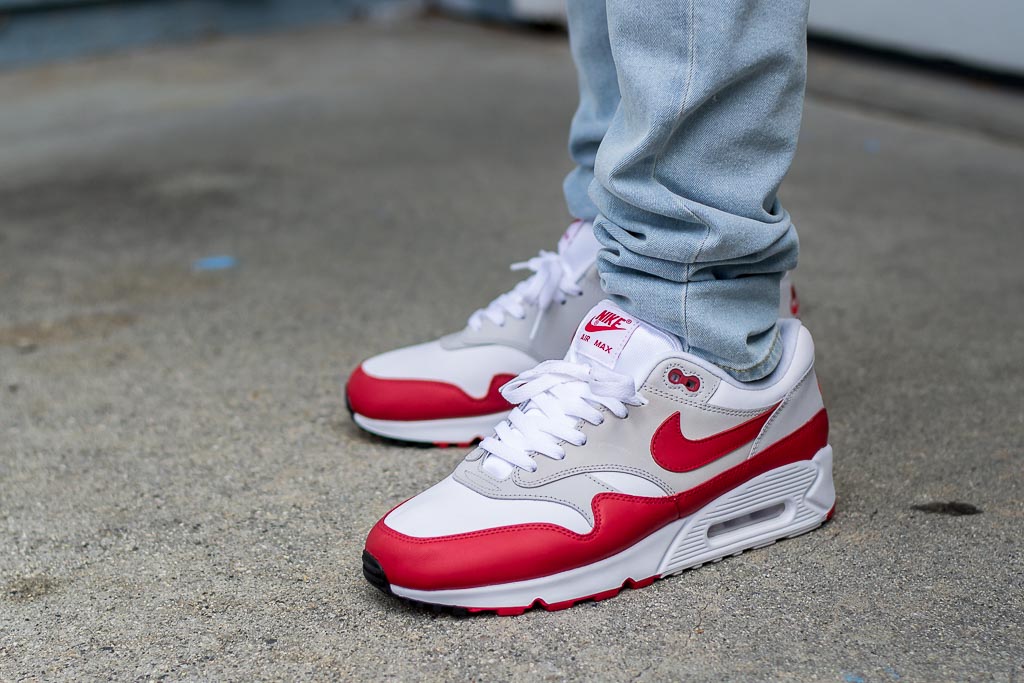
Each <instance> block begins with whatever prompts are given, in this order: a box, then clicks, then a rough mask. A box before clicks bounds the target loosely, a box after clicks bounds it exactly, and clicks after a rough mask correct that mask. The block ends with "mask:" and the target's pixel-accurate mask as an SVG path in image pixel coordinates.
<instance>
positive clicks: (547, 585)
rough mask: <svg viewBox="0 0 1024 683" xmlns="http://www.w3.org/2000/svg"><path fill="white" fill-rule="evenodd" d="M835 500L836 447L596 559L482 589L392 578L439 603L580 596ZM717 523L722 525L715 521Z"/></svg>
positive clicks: (765, 530)
mask: <svg viewBox="0 0 1024 683" xmlns="http://www.w3.org/2000/svg"><path fill="white" fill-rule="evenodd" d="M834 503H835V489H834V487H833V485H832V447H831V446H825V447H824V448H822V449H821V450H820V451H818V453H817V454H816V455H815V456H814V458H813V459H812V460H803V461H800V462H795V463H792V464H789V465H785V466H783V467H779V468H777V469H774V470H771V471H769V472H765V473H764V474H762V475H760V476H757V477H755V478H753V479H751V480H750V481H748V482H746V483H744V484H741V485H740V486H737V487H736V488H734V489H732V490H731V491H729V492H727V493H725V494H723V495H721V496H720V497H718V498H716V499H715V500H713V501H712V502H710V503H708V504H707V505H705V506H704V507H703V508H701V509H700V510H698V511H697V512H695V513H693V514H692V515H690V516H689V517H684V518H683V519H680V520H677V521H675V522H673V523H672V524H669V525H668V526H666V527H664V528H662V529H659V530H658V531H656V532H654V533H653V534H651V535H650V536H647V537H646V538H644V539H643V540H641V541H640V542H638V543H636V544H635V545H633V546H631V547H629V548H627V549H626V550H623V551H622V552H620V553H618V554H616V555H613V556H612V557H609V558H606V559H604V560H601V561H600V562H594V563H593V564H589V565H586V566H584V567H578V568H576V569H570V570H568V571H564V572H560V573H558V574H552V575H550V576H544V577H541V578H538V579H530V580H528V581H516V582H514V583H504V584H498V585H494V586H481V587H479V588H463V589H456V590H441V591H424V590H414V589H412V588H405V587H403V586H397V585H394V584H392V585H391V590H392V592H393V593H394V594H395V595H399V596H402V597H404V598H409V599H410V600H416V601H419V602H426V603H432V604H438V605H453V606H458V607H478V608H498V607H525V606H529V605H531V604H533V603H534V602H535V601H537V600H543V601H544V602H545V603H547V604H549V605H550V604H554V603H558V602H566V601H569V600H577V599H580V598H584V597H587V596H591V595H595V594H597V593H603V592H606V591H610V590H614V589H617V588H619V587H620V586H622V584H623V583H625V582H626V581H627V580H628V579H633V580H634V581H640V580H643V579H646V578H650V577H653V576H662V577H663V576H668V575H671V574H677V573H679V572H681V571H683V570H684V569H689V568H692V567H697V566H699V565H702V564H704V563H706V562H712V561H714V560H718V559H721V558H723V557H726V556H728V555H735V554H739V553H741V552H743V551H744V550H748V549H751V548H759V547H761V546H764V545H768V544H770V543H774V542H775V541H777V540H779V539H782V538H788V537H791V536H797V535H799V534H802V533H805V532H807V531H810V530H812V529H814V528H816V527H818V526H820V525H821V524H822V522H824V521H825V520H826V519H827V517H828V513H829V511H830V510H831V509H832V505H833V504H834ZM780 506H781V511H780V512H778V513H777V514H775V515H774V516H772V517H770V518H768V519H762V520H759V521H754V522H752V523H750V524H747V525H744V526H741V527H739V528H735V529H731V530H726V531H722V532H720V533H715V534H713V535H711V536H709V535H708V528H709V527H715V528H716V529H725V528H728V527H727V525H725V524H724V523H725V522H727V521H729V520H737V519H739V518H744V517H745V516H747V515H750V514H751V513H756V512H761V511H765V510H779V509H780ZM716 525H718V526H716Z"/></svg>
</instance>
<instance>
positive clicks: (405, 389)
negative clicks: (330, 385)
mask: <svg viewBox="0 0 1024 683" xmlns="http://www.w3.org/2000/svg"><path fill="white" fill-rule="evenodd" d="M600 248H601V245H600V244H599V243H598V241H597V239H596V238H595V237H594V231H593V226H592V225H591V224H590V223H586V222H583V221H576V222H575V223H573V224H572V225H570V226H569V229H568V230H567V231H566V232H565V234H564V235H563V236H562V238H561V239H560V240H559V241H558V251H557V252H556V253H552V252H548V251H542V252H540V254H539V255H538V256H536V257H534V258H532V259H530V260H529V261H526V262H524V263H516V264H513V265H512V269H513V270H530V271H533V275H531V276H530V277H529V278H527V279H526V280H524V281H523V282H520V283H519V284H518V285H516V286H515V288H514V289H513V290H512V291H510V292H507V293H505V294H502V295H501V296H499V297H498V298H497V299H495V300H494V301H492V302H491V303H490V305H488V306H487V307H486V308H483V309H480V310H478V311H476V312H475V313H473V315H471V316H470V318H469V321H468V323H467V325H466V327H465V329H463V330H462V331H461V332H456V333H454V334H450V335H447V336H445V337H441V338H440V339H437V340H435V341H432V342H427V343H425V344H417V345H415V346H408V347H405V348H401V349H397V350H395V351H389V352H388V353H384V354H381V355H379V356H374V357H373V358H370V359H369V360H366V361H364V362H363V363H362V364H361V365H360V366H359V367H358V368H356V369H355V371H354V372H353V373H352V375H351V376H350V377H349V379H348V383H347V385H346V387H345V393H346V398H347V400H348V407H349V411H350V412H351V413H352V419H353V420H354V421H355V423H356V424H357V425H359V426H360V427H362V428H363V429H365V430H366V431H368V432H371V433H373V434H377V435H378V436H384V437H387V438H391V439H397V440H400V441H410V442H417V443H427V444H434V445H437V446H448V445H462V446H468V445H469V444H471V443H472V442H474V441H475V440H477V439H481V438H483V437H484V436H486V435H488V434H490V433H491V430H492V429H493V428H494V425H495V424H496V423H497V422H498V421H500V420H501V419H503V418H504V417H505V416H506V415H507V414H508V412H509V410H511V408H512V406H511V405H509V403H508V401H506V400H505V399H504V398H503V397H502V395H501V392H500V391H499V389H500V388H501V386H502V385H504V384H505V383H506V382H508V381H509V380H511V379H513V378H514V377H515V376H516V375H518V374H519V373H521V372H523V371H525V370H528V369H530V368H532V367H534V366H535V365H537V364H538V363H540V362H541V361H544V360H549V359H552V358H562V357H563V356H564V355H565V352H566V349H567V348H568V346H569V342H570V341H571V340H572V333H573V330H575V329H576V324H577V323H578V322H579V320H580V318H581V317H582V316H583V315H584V314H585V313H586V312H587V311H588V310H590V308H591V307H592V306H594V304H596V303H597V302H598V301H600V300H601V299H602V298H603V297H604V294H603V293H602V292H601V283H600V281H599V279H598V275H597V265H596V261H597V252H598V250H599V249H600Z"/></svg>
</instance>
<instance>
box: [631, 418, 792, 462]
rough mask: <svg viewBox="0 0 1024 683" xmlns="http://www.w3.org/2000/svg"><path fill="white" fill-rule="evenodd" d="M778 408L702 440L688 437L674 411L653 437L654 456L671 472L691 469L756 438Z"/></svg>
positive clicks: (652, 452)
mask: <svg viewBox="0 0 1024 683" xmlns="http://www.w3.org/2000/svg"><path fill="white" fill-rule="evenodd" d="M778 407H779V404H778V403H776V404H775V405H774V406H772V407H771V408H769V409H768V410H766V411H765V412H763V413H761V414H760V415H757V416H755V417H753V418H751V419H749V420H747V421H746V422H743V423H741V424H738V425H736V426H735V427H732V428H730V429H726V430H725V431H722V432H718V433H717V434H712V435H711V436H708V437H705V438H703V439H687V438H686V435H684V434H683V430H682V426H681V425H680V423H679V413H678V412H675V413H672V415H670V416H669V418H668V419H667V420H665V421H664V422H662V423H661V426H660V427H658V429H657V431H655V432H654V436H653V437H651V455H652V456H653V457H654V461H655V462H656V463H658V464H659V465H661V466H662V467H664V468H665V469H666V470H668V471H669V472H692V471H693V470H695V469H699V468H701V467H703V466H704V465H707V464H708V463H712V462H714V461H715V460H718V459H719V458H721V457H722V456H723V455H728V454H729V453H732V452H733V451H735V450H736V449H738V448H740V447H741V446H743V445H745V444H748V443H750V442H751V441H753V440H754V439H756V438H757V435H758V434H760V433H761V429H762V428H764V425H765V423H766V422H768V418H770V417H771V415H772V413H774V412H775V409H776V408H778Z"/></svg>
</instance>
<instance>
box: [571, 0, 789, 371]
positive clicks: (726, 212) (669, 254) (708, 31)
mask: <svg viewBox="0 0 1024 683" xmlns="http://www.w3.org/2000/svg"><path fill="white" fill-rule="evenodd" d="M594 4H602V3H600V2H597V1H596V0H595V1H594ZM807 10H808V2H807V0H780V1H779V2H771V3H766V2H758V1H757V0H717V1H716V2H709V1H707V0H684V1H682V2H681V1H680V0H646V1H645V2H636V1H635V0H607V12H608V14H607V19H608V24H609V34H610V45H611V50H612V54H613V57H614V61H615V67H616V70H617V73H618V82H619V88H620V91H621V103H620V105H619V108H618V110H617V111H616V113H615V116H614V118H613V120H612V122H611V125H610V127H609V130H608V133H607V135H606V136H605V138H604V141H603V142H602V144H601V147H600V150H599V152H598V155H597V160H596V181H595V182H594V183H593V184H592V186H591V197H592V199H593V201H594V203H595V205H596V206H597V207H598V209H599V211H600V214H601V215H600V217H599V218H598V220H597V223H596V228H595V232H596V234H597V237H598V239H599V240H600V241H601V242H602V244H603V245H604V246H605V249H604V250H603V251H602V252H601V253H600V256H599V267H600V269H601V275H602V286H603V287H604V289H605V292H606V293H607V294H608V295H609V296H610V298H612V299H613V300H614V301H615V302H616V303H618V304H619V305H621V306H622V307H623V308H624V309H625V310H627V311H628V312H629V313H631V314H634V315H636V316H638V317H639V318H641V319H642V320H645V321H648V322H651V323H653V324H655V325H658V326H659V327H662V328H664V329H666V330H669V331H671V332H674V333H676V334H678V335H679V336H680V337H681V338H682V340H683V343H684V344H685V346H686V348H687V350H689V351H691V352H693V353H696V354H697V355H700V356H703V357H705V358H707V359H708V360H710V361H712V362H714V363H716V364H717V365H719V366H721V367H722V368H723V369H725V370H726V371H727V372H728V373H729V374H731V375H732V376H734V377H736V378H737V379H741V380H745V381H746V380H756V379H759V378H761V377H764V376H765V375H767V374H768V373H770V372H771V371H772V369H773V368H774V367H775V366H776V364H777V362H778V360H779V358H780V356H781V352H782V350H781V348H780V343H779V335H778V327H777V315H778V305H779V280H780V278H781V277H782V274H783V272H784V271H786V270H788V269H791V268H793V267H795V266H796V260H797V237H796V231H795V230H794V228H793V225H792V223H791V221H790V218H789V215H788V214H787V213H786V212H785V210H783V209H782V207H781V206H780V204H779V202H778V199H777V198H776V191H777V190H778V187H779V183H780V182H781V181H782V178H783V176H784V175H785V174H786V171H787V170H788V168H789V166H790V163H791V161H792V159H793V154H794V152H795V150H796V142H797V135H798V133H799V128H800V117H801V111H802V107H803V92H804V82H805V78H806V23H807Z"/></svg>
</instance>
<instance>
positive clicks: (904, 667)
mask: <svg viewBox="0 0 1024 683" xmlns="http://www.w3.org/2000/svg"><path fill="white" fill-rule="evenodd" d="M813 59H814V58H813V57H812V74H814V73H819V71H817V69H818V66H819V64H818V63H817V62H815V61H813ZM829 59H832V60H833V62H832V63H831V65H829V64H824V63H823V64H824V66H827V67H828V68H824V71H822V72H820V73H823V74H825V76H826V77H827V79H826V81H825V82H821V81H815V78H817V77H812V84H811V97H810V98H809V101H808V105H807V114H806V120H805V127H804V133H803V139H802V142H801V148H800V153H799V157H798V159H797V162H796V165H795V167H794V168H793V171H792V174H791V176H790V178H789V180H788V182H787V184H786V185H785V187H784V188H783V199H784V201H785V202H786V203H787V206H788V208H789V209H790V211H791V212H792V213H793V214H794V216H795V217H796V219H797V221H798V224H799V225H800V226H801V238H802V247H803V252H802V259H801V264H802V265H801V268H800V270H799V272H798V273H797V276H796V278H797V283H798V286H799V289H800V294H801V297H802V300H803V304H804V309H803V310H804V318H805V321H806V323H807V325H808V326H809V327H810V328H811V330H812V331H813V332H814V334H815V338H816V341H817V345H818V353H819V356H818V364H819V376H820V377H821V381H822V384H823V388H824V392H825V395H826V400H827V402H828V404H829V407H830V412H831V415H832V420H833V422H832V425H833V430H832V439H831V440H832V444H833V446H834V448H835V452H836V454H837V458H838V459H837V463H836V473H835V476H836V486H837V488H838V491H839V503H838V512H837V514H836V517H835V519H834V520H833V522H832V523H830V524H828V525H827V526H825V527H823V528H822V529H820V530H818V531H816V532H814V533H813V534H810V535H807V536H804V537H801V538H799V539H794V540H791V541H786V542H785V543H781V544H778V545H775V546H772V547H769V548H766V549H763V550H757V551H753V552H749V553H747V554H744V555H743V556H740V557H736V558H731V559H729V560H727V561H725V562H722V563H721V564H717V565H714V566H710V567H706V568H702V569H699V570H697V571H692V572H688V573H685V574H683V575H682V576H679V577H675V578H672V579H670V580H666V581H662V582H659V583H657V584H655V585H654V586H653V587H651V588H647V589H644V590H641V591H628V592H626V593H624V594H623V595H620V596H619V597H617V598H615V599H613V600H609V601H606V602H601V603H596V604H585V605H582V606H579V607H576V608H574V609H571V610H568V611H564V612H558V613H546V612H543V611H541V612H536V611H535V612H531V613H528V614H526V615H525V616H522V617H517V618H496V617H482V618H470V619H457V618H452V617H446V616H435V615H433V614H432V613H429V612H424V611H421V610H418V609H413V608H409V607H406V606H403V605H401V604H397V603H396V602H393V601H391V600H389V599H387V598H386V597H385V596H383V595H382V594H380V593H378V592H377V591H376V590H374V589H373V588H371V587H370V586H369V585H368V584H367V583H366V582H365V581H364V580H363V578H362V576H361V575H360V559H359V553H360V550H361V547H362V542H363V539H364V537H365V533H366V531H367V530H368V529H369V528H370V526H371V525H372V524H373V522H374V521H375V520H376V519H377V518H378V516H379V515H381V514H382V513H383V512H385V511H386V510H387V509H388V508H389V507H390V506H392V505H394V504H395V503H396V502H398V501H400V500H402V499H403V498H405V497H407V496H409V495H412V494H414V493H416V492H418V491H419V490H421V489H422V488H424V487H426V486H427V485H429V484H432V483H433V482H434V481H436V480H437V479H439V478H440V477H442V476H444V475H445V474H446V473H447V472H448V471H449V470H450V469H451V468H452V467H453V465H454V464H455V462H456V461H457V460H458V459H459V458H460V457H461V455H462V453H461V452H460V451H458V450H420V449H414V448H401V447H397V446H395V445H392V444H390V443H384V442H381V441H378V440H375V439H373V438H369V437H367V436H365V435H363V434H361V433H360V432H359V431H357V430H356V429H355V428H354V427H353V424H352V422H351V421H350V420H349V418H348V415H347V414H346V412H345V409H344V404H343V400H342V396H341V393H340V385H341V378H342V376H343V375H344V373H345V372H346V371H347V370H349V369H350V368H352V367H353V366H354V365H355V364H356V363H357V362H358V361H359V360H360V359H361V358H363V357H364V356H366V355H367V354H371V353H374V352H377V351H382V350H385V349H389V348H392V347H395V346H398V345H403V344H408V343H411V342H415V341H418V340H424V339H428V338H431V337H434V336H436V335H439V334H441V333H443V332H446V331H449V330H453V329H456V328H458V327H459V326H460V325H461V324H462V323H463V322H464V320H465V318H466V316H467V315H468V314H469V313H470V312H471V311H472V310H473V309H474V308H476V307H477V306H480V305H483V304H485V303H487V301H489V300H490V298H491V297H493V296H494V295H496V294H498V293H499V292H501V291H502V290H503V289H505V288H507V287H509V286H510V285H511V284H513V283H514V282H515V281H516V276H515V275H514V274H512V273H509V272H508V271H507V270H506V266H507V264H508V263H509V262H511V261H514V260H519V259H521V258H524V257H528V256H530V255H532V254H533V253H535V252H536V250H537V249H539V248H542V247H550V246H551V245H553V243H554V241H555V238H556V236H557V235H558V233H559V232H560V230H561V229H562V228H563V227H564V225H565V223H566V222H567V216H566V215H565V213H564V208H563V206H562V204H561V199H560V180H561V177H562V175H563V173H564V172H565V171H566V170H567V169H568V162H567V159H566V154H565V152H564V147H565V144H564V137H565V128H566V123H567V121H568V119H569V117H570V115H571V113H572V109H573V106H574V81H573V78H574V76H573V69H572V65H571V63H570V61H569V58H568V53H567V50H566V46H565V44H564V39H563V37H561V36H558V35H536V34H520V33H516V32H512V31H504V30H494V29H486V28H480V27H475V26H471V25H466V24H454V23H447V22H443V21H438V20H432V21H427V22H419V21H402V22H399V23H397V24H394V25H387V26H365V25H350V26H346V27H334V28H322V29H316V30H311V31H304V32H298V33H289V34H281V35H275V36H272V37H264V38H247V39H229V40H222V41H213V42H208V43H205V44H202V45H197V46H192V47H175V48H166V49H156V50H151V51H147V52H143V53H139V54H134V55H125V56H118V57H111V58H105V59H99V60H93V61H89V62H83V63H77V64H68V65H60V66H51V67H36V68H32V69H29V70H25V71H18V72H10V73H6V74H3V75H0V101H2V102H3V108H2V109H0V292H2V297H0V679H4V680H33V679H38V680H51V679H76V680H81V679H92V678H110V679H114V680H126V679H156V678H168V679H209V680H216V679H253V678H260V679H271V678H275V679H294V678H312V677H317V678H339V679H342V678H345V679H347V678H352V679H357V678H361V679H401V680H413V679H449V680H467V679H499V680H501V679H512V678H521V679H527V680H532V679H546V680H547V679H551V680H557V679H575V680H626V679H639V680H650V681H654V680H721V679H728V680H743V681H747V680H766V679H772V680H799V681H813V680H822V681H842V682H848V683H853V682H858V681H945V680H950V681H952V680H957V681H959V680H970V681H1022V680H1024V554H1022V552H1024V551H1022V535H1024V533H1022V529H1024V485H1022V484H1024V482H1022V471H1024V464H1022V462H1024V460H1022V452H1021V451H1022V436H1024V427H1022V405H1024V401H1022V398H1021V397H1022V390H1024V357H1022V355H1024V354H1022V349H1024V320H1022V317H1024V268H1022V266H1021V263H1020V259H1021V253H1022V252H1024V230H1022V227H1024V226H1022V222H1021V218H1020V210H1019V208H1018V204H1019V200H1020V197H1021V193H1022V191H1024V141H1022V139H1021V138H1018V137H1015V135H1014V130H1015V128H1014V121H1015V120H1016V121H1017V122H1019V121H1021V120H1024V118H1015V117H1014V116H1012V115H1004V116H998V115H993V116H985V117H982V118H984V119H985V122H986V123H985V125H982V126H980V127H979V126H975V125H973V121H972V120H971V116H970V112H969V111H968V112H967V113H965V114H964V116H963V117H962V118H958V117H957V116H952V117H946V118H943V117H941V116H940V117H938V118H936V117H933V116H926V117H918V116H916V115H915V113H914V111H913V108H912V107H911V109H910V110H909V111H908V110H906V108H902V109H901V108H900V107H895V108H892V109H887V108H886V101H887V100H886V97H888V96H892V97H894V98H895V99H897V100H898V99H899V98H900V97H901V93H903V98H904V100H906V92H907V91H906V89H905V88H904V87H903V86H904V84H905V83H906V81H901V76H900V75H899V73H898V71H894V70H891V69H880V68H874V67H872V68H871V69H869V70H868V71H867V72H866V71H865V70H864V69H860V70H857V69H855V71H856V74H855V80H856V83H855V84H854V86H855V87H852V86H851V89H850V90H845V89H844V88H843V87H842V80H841V79H842V78H844V77H848V76H849V74H850V72H849V71H847V70H845V69H844V67H843V64H842V63H841V62H842V60H841V59H840V60H839V62H840V63H838V64H837V63H836V61H835V59H836V58H835V57H834V56H832V57H829ZM844 74H845V76H844ZM837 79H839V80H837ZM886 84H888V85H886ZM908 87H909V86H908ZM973 87H976V86H974V85H965V84H959V83H956V82H952V81H949V82H946V81H945V80H943V79H941V78H938V79H925V82H924V84H923V85H922V82H921V81H920V80H918V81H914V83H913V88H916V89H917V90H916V91H917V92H923V93H925V95H927V97H924V96H922V97H923V98H924V99H923V101H926V102H932V103H939V104H941V103H942V102H945V101H954V100H955V101H956V102H958V103H959V102H962V99H959V98H962V96H963V94H964V92H965V88H968V89H969V88H973ZM978 87H981V88H982V89H985V87H984V86H978ZM913 88H912V89H911V92H913V91H914V90H913ZM855 92H868V93H873V95H872V97H871V98H869V99H868V100H861V101H858V100H856V98H851V97H850V96H849V95H850V93H855ZM879 93H881V95H879ZM837 94H838V95H837ZM840 95H841V96H840ZM876 95H877V97H876ZM994 99H995V100H998V102H996V103H995V104H993V105H992V106H993V107H1007V108H1008V109H1004V110H1003V113H1004V114H1007V113H1008V112H1013V111H1016V112H1017V113H1018V114H1019V113H1021V112H1024V105H1022V102H1024V99H1022V98H1021V97H1020V95H1019V94H1014V93H1000V94H998V95H996V96H994ZM1014 108H1016V109H1014ZM953 110H954V111H965V109H964V108H963V107H962V106H961V105H960V104H958V105H957V106H956V107H954V108H953ZM889 111H892V112H893V113H892V114H891V115H890V114H889V113H887V112H889ZM993 121H994V122H995V123H993ZM1017 130H1019V127H1018V128H1017ZM215 255H226V256H231V257H233V258H234V259H235V262H234V265H233V267H228V268H226V269H222V270H203V269H201V268H200V269H198V270H197V269H194V267H193V264H194V263H195V262H196V260H197V259H201V258H204V257H209V256H215ZM214 265H216V263H215V264H214ZM220 265H227V266H231V265H232V264H231V263H230V262H229V263H221V264H220ZM950 501H956V502H962V503H967V504H970V505H973V506H976V507H977V508H978V509H980V510H981V513H980V514H974V515H966V516H951V515H948V514H942V513H941V512H938V513H936V512H924V511H920V510H917V509H915V506H925V507H927V506H929V505H931V504H936V503H945V502H950ZM940 507H941V506H940Z"/></svg>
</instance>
